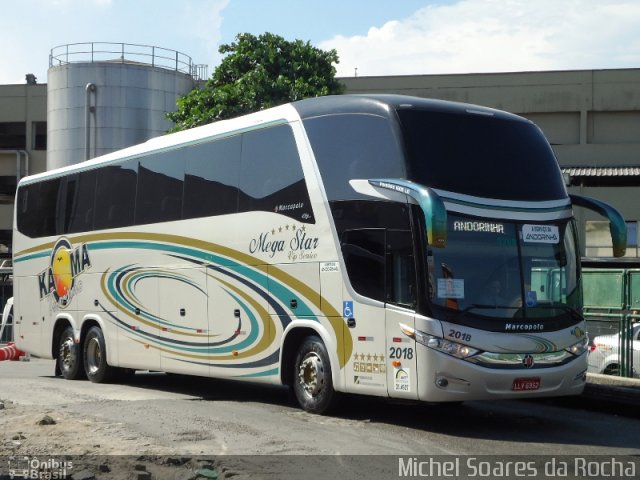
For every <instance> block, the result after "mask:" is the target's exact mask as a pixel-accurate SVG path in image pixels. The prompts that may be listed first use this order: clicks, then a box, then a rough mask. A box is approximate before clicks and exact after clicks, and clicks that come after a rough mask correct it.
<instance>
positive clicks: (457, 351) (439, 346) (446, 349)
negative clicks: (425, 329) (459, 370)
mask: <svg viewBox="0 0 640 480" xmlns="http://www.w3.org/2000/svg"><path fill="white" fill-rule="evenodd" d="M416 340H417V337H416ZM420 343H422V342H420ZM423 345H426V346H427V347H429V348H433V349H434V350H438V351H439V352H442V353H446V354H447V355H451V356H453V357H457V358H467V357H471V356H473V355H475V354H476V353H478V351H479V350H477V349H475V348H472V347H470V346H469V345H463V344H461V343H456V342H452V341H450V340H445V339H443V338H437V337H431V336H429V339H428V340H427V343H423Z"/></svg>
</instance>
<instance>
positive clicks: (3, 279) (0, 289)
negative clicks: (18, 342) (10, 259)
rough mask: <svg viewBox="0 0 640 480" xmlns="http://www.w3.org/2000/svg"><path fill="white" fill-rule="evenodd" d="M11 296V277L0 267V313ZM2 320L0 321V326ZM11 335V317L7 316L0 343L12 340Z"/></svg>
mask: <svg viewBox="0 0 640 480" xmlns="http://www.w3.org/2000/svg"><path fill="white" fill-rule="evenodd" d="M12 296H13V279H12V276H11V274H10V273H2V271H1V267H0V315H1V314H2V310H3V309H4V306H5V304H6V303H7V300H9V299H10V298H11V297H12ZM1 325H2V322H1V321H0V328H1ZM13 339H14V337H13V318H12V317H11V318H9V322H8V323H7V324H6V325H5V328H4V330H3V331H2V335H0V344H5V343H9V342H12V341H13Z"/></svg>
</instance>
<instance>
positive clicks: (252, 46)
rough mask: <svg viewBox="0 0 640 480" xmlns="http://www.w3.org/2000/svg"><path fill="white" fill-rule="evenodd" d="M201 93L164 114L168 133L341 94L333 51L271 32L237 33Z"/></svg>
mask: <svg viewBox="0 0 640 480" xmlns="http://www.w3.org/2000/svg"><path fill="white" fill-rule="evenodd" d="M219 51H220V53H222V54H226V56H225V57H224V58H223V59H222V62H221V63H220V65H219V66H218V67H217V68H216V69H215V71H214V72H213V74H212V76H211V78H210V79H209V80H207V82H206V83H205V85H204V86H203V87H201V88H196V89H194V90H192V91H191V92H190V93H188V94H187V95H185V96H183V97H180V98H179V99H178V102H177V103H178V109H177V110H176V111H175V112H173V113H169V114H167V118H168V119H169V120H171V121H172V122H174V124H175V126H174V128H173V129H172V131H178V130H186V129H189V128H192V127H196V126H199V125H204V124H207V123H210V122H214V121H217V120H223V119H226V118H233V117H236V116H238V115H242V114H245V113H250V112H255V111H258V110H262V109H265V108H269V107H274V106H276V105H281V104H283V103H287V102H291V101H295V100H301V99H303V98H309V97H317V96H322V95H331V94H339V93H342V90H343V87H342V85H341V84H340V83H339V82H338V81H337V80H336V79H335V74H336V69H335V67H334V66H333V64H336V63H338V54H337V52H336V51H335V50H329V51H324V50H320V49H318V48H316V47H314V46H312V45H311V44H310V43H309V42H303V41H302V40H295V41H293V42H290V41H287V40H285V39H284V38H283V37H280V36H278V35H274V34H272V33H264V34H262V35H260V36H257V37H256V36H255V35H252V34H249V33H242V34H239V35H237V36H236V41H235V42H233V43H231V44H224V45H221V46H220V48H219Z"/></svg>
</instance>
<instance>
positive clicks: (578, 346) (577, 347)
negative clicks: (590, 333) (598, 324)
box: [565, 337, 589, 357]
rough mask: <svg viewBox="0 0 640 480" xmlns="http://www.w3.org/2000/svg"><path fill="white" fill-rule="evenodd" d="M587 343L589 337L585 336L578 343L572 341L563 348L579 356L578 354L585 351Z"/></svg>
mask: <svg viewBox="0 0 640 480" xmlns="http://www.w3.org/2000/svg"><path fill="white" fill-rule="evenodd" d="M588 344H589V339H588V338H587V337H584V338H583V339H582V340H580V341H579V342H578V343H574V344H573V345H571V346H570V347H569V348H565V350H566V351H567V352H569V353H572V354H573V355H575V356H577V357H579V356H580V355H582V354H583V353H584V352H586V351H587V348H588Z"/></svg>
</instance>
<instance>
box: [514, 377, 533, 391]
mask: <svg viewBox="0 0 640 480" xmlns="http://www.w3.org/2000/svg"><path fill="white" fill-rule="evenodd" d="M539 388H540V377H530V378H516V379H515V380H514V381H513V385H512V387H511V390H513V391H514V392H521V391H525V390H538V389H539Z"/></svg>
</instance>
